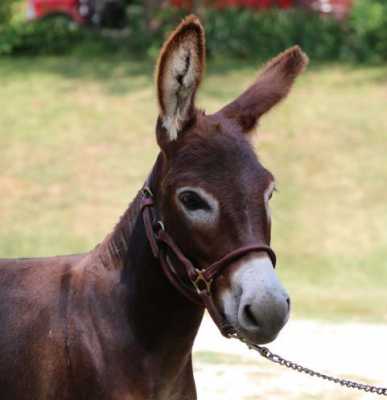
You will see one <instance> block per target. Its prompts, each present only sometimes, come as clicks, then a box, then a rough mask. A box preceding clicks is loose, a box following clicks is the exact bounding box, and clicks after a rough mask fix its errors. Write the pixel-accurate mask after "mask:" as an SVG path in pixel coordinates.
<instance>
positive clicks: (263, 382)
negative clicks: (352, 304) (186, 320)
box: [194, 318, 387, 400]
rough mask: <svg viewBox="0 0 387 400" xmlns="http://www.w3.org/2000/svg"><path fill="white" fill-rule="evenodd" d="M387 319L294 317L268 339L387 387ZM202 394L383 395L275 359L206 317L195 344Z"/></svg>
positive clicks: (223, 399) (285, 352)
mask: <svg viewBox="0 0 387 400" xmlns="http://www.w3.org/2000/svg"><path fill="white" fill-rule="evenodd" d="M386 340H387V325H376V324H375V325H374V324H360V323H345V324H336V323H329V322H319V321H303V320H298V321H291V322H289V323H288V325H287V326H286V327H285V328H284V330H283V332H282V333H281V335H280V336H279V337H278V339H277V340H276V341H275V342H274V343H272V344H270V345H268V347H269V348H270V349H271V351H273V352H276V353H278V354H280V355H282V356H284V357H286V358H289V359H291V360H292V361H296V362H299V363H301V364H303V365H306V366H307V367H309V368H312V369H317V370H319V371H322V372H325V373H328V374H333V375H337V376H341V377H345V378H346V379H352V380H359V381H361V382H364V383H370V384H377V385H379V386H384V387H387V345H386ZM194 350H195V351H194V359H195V377H196V383H197V388H198V396H199V399H200V400H210V399H211V400H231V399H232V400H239V399H241V400H252V399H259V398H261V399H265V400H277V399H278V400H280V399H281V400H283V399H287V400H306V399H319V400H325V399H330V400H332V399H334V400H368V399H375V398H376V397H377V396H376V395H372V394H367V393H362V392H357V391H354V390H350V389H345V388H341V387H337V386H336V385H334V384H331V383H327V382H324V381H320V380H318V379H316V378H312V377H309V376H306V375H302V374H299V373H296V372H294V371H291V370H287V369H285V368H283V367H281V366H278V365H275V364H271V363H270V362H269V361H267V360H265V359H263V358H261V357H260V356H259V355H258V354H256V353H254V352H252V351H249V350H248V349H247V347H246V346H245V345H243V344H242V343H239V342H237V341H236V340H227V339H224V338H222V337H221V336H220V333H218V331H217V328H216V327H215V326H214V324H213V323H212V321H211V320H210V319H209V318H205V320H204V321H203V324H202V327H201V329H200V332H199V335H198V337H197V340H196V343H195V346H194Z"/></svg>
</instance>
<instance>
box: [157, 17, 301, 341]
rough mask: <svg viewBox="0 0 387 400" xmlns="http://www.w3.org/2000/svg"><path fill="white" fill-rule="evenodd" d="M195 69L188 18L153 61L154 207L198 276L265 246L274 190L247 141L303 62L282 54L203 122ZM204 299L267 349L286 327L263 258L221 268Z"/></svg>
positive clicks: (284, 301)
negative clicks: (239, 252) (157, 165)
mask: <svg viewBox="0 0 387 400" xmlns="http://www.w3.org/2000/svg"><path fill="white" fill-rule="evenodd" d="M204 64H205V39H204V31H203V28H202V26H201V24H200V22H199V20H198V19H197V18H196V17H194V16H190V17H188V18H186V19H185V20H184V21H183V22H182V23H181V24H180V26H179V27H178V28H177V29H176V30H175V31H174V32H173V33H172V35H171V36H170V37H169V39H168V40H167V42H166V43H165V44H164V46H163V48H162V51H161V54H160V58H159V61H158V68H157V74H156V82H157V92H158V103H159V109H160V115H159V118H158V122H157V128H156V134H157V141H158V144H159V146H160V148H161V158H162V171H161V172H160V176H159V184H158V198H159V207H160V210H159V211H160V214H161V216H162V218H163V221H164V223H165V226H166V229H167V231H168V232H169V234H170V235H171V236H172V237H173V238H174V240H175V241H176V243H177V244H178V246H179V247H180V248H181V250H182V251H183V252H184V254H185V255H186V256H187V257H188V258H190V260H191V261H192V262H193V263H194V264H195V265H196V266H197V267H198V268H205V267H206V266H208V265H209V264H211V263H213V262H214V261H215V260H218V259H220V258H221V257H222V256H224V255H225V254H228V253H230V252H231V251H233V250H235V249H237V248H240V247H242V246H247V245H254V244H266V245H268V244H269V243H270V231H271V223H270V209H269V200H270V198H271V196H272V193H273V190H274V189H275V183H274V178H273V176H272V174H271V173H270V172H269V171H268V170H267V169H265V168H264V167H263V166H262V164H261V163H260V162H259V161H258V159H257V157H256V155H255V153H254V151H253V148H252V146H251V143H250V141H249V139H250V133H251V132H252V130H253V129H254V128H255V126H256V125H257V122H258V120H259V118H260V117H261V116H262V115H263V114H264V113H265V112H267V111H268V110H270V109H271V108H272V107H273V106H274V105H275V104H277V103H278V102H279V101H281V100H282V99H283V98H285V97H286V95H287V94H288V92H289V90H290V88H291V86H292V84H293V82H294V80H295V78H296V77H297V75H298V74H299V73H300V72H302V70H303V69H304V67H305V65H306V64H307V58H306V56H305V55H304V54H303V53H302V51H301V50H300V49H299V48H298V47H293V48H291V49H289V50H287V51H285V52H284V53H282V54H280V55H279V56H278V57H276V58H275V59H273V60H272V61H270V62H269V63H268V64H267V66H266V67H265V68H264V70H263V72H262V73H261V74H260V75H259V77H258V78H257V80H256V81H255V82H254V83H253V84H252V85H251V86H250V87H249V88H248V89H247V90H246V91H245V92H244V93H243V94H242V95H241V96H239V97H238V98H237V99H236V100H234V101H233V102H231V103H230V104H228V105H227V106H225V107H224V108H222V109H221V110H220V111H218V112H217V113H215V114H211V115H206V114H205V113H204V112H202V111H199V110H198V109H196V107H195V95H196V91H197V89H198V86H199V84H200V81H201V79H202V74H203V70H204ZM225 84H226V85H227V84H231V82H225ZM213 293H214V298H215V302H216V305H217V307H218V308H219V310H221V312H222V313H223V315H224V316H225V318H226V319H227V321H228V322H229V323H230V324H231V325H232V326H233V328H234V329H235V330H236V332H237V333H238V334H239V335H240V336H242V337H244V338H245V339H246V340H247V341H250V342H253V343H266V342H269V341H271V340H273V339H274V338H275V337H276V336H277V334H278V332H279V331H280V329H281V328H282V327H283V326H284V324H285V323H286V322H287V320H288V315H289V308H290V300H289V297H288V295H287V293H286V291H285V290H284V288H283V287H282V285H281V283H280V282H279V280H278V278H277V277H276V274H275V271H274V268H273V263H272V260H271V258H270V257H269V255H268V254H267V253H266V252H259V251H258V252H251V253H249V254H247V255H244V256H242V257H241V258H239V259H238V260H237V261H235V262H232V263H230V265H228V266H227V268H226V269H225V270H224V272H223V273H222V275H221V276H219V277H218V278H217V279H216V281H215V282H214V287H213Z"/></svg>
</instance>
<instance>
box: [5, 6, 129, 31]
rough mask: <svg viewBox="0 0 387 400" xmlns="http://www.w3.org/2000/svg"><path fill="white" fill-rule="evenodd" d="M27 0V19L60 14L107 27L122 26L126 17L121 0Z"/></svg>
mask: <svg viewBox="0 0 387 400" xmlns="http://www.w3.org/2000/svg"><path fill="white" fill-rule="evenodd" d="M0 1H1V0H0ZM27 1H28V17H29V19H40V18H46V17H50V16H53V15H62V16H66V17H68V18H69V19H71V20H73V21H75V22H77V23H80V24H83V23H90V24H93V25H97V26H103V27H107V28H119V27H122V26H123V24H124V22H125V19H126V9H125V6H124V3H123V1H122V0H27Z"/></svg>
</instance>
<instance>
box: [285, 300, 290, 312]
mask: <svg viewBox="0 0 387 400" xmlns="http://www.w3.org/2000/svg"><path fill="white" fill-rule="evenodd" d="M286 304H287V305H288V310H290V298H289V297H288V298H287V299H286Z"/></svg>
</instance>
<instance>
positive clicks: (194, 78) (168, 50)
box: [156, 15, 205, 140]
mask: <svg viewBox="0 0 387 400" xmlns="http://www.w3.org/2000/svg"><path fill="white" fill-rule="evenodd" d="M204 65H205V39H204V30H203V27H202V26H201V24H200V22H199V19H198V18H197V17H196V16H194V15H191V16H189V17H187V18H185V19H184V20H183V21H182V22H181V24H180V25H179V26H178V27H177V28H176V30H175V31H174V32H172V34H171V35H170V37H169V38H168V40H167V41H166V42H165V44H164V45H163V47H162V49H161V52H160V57H159V60H158V63H157V69H156V83H157V96H158V103H159V111H160V118H161V120H162V125H163V127H164V128H165V129H166V131H167V134H168V137H169V140H175V139H177V136H178V133H179V132H180V130H181V129H182V127H183V126H184V124H185V123H186V122H187V121H188V120H189V119H190V118H192V116H193V114H194V100H195V94H196V90H197V88H198V86H199V84H200V82H201V79H202V75H203V69H204Z"/></svg>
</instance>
